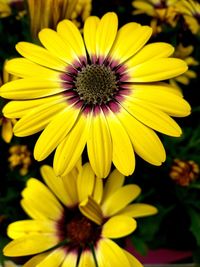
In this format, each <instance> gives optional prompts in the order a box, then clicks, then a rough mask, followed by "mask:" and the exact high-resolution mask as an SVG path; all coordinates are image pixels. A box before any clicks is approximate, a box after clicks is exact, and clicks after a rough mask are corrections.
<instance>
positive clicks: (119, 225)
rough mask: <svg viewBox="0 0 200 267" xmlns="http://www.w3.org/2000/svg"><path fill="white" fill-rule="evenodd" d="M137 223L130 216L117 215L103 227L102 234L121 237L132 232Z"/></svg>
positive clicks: (108, 236) (109, 236)
mask: <svg viewBox="0 0 200 267" xmlns="http://www.w3.org/2000/svg"><path fill="white" fill-rule="evenodd" d="M136 227H137V223H136V221H135V220H134V219H132V218H131V217H129V216H123V215H116V216H113V217H111V218H110V219H109V220H108V221H107V222H106V223H105V224H104V225H103V229H102V236H103V237H107V238H120V237H124V236H126V235H129V234H131V233H132V232H133V231H134V230H135V229H136Z"/></svg>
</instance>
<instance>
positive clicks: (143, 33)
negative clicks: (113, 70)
mask: <svg viewBox="0 0 200 267" xmlns="http://www.w3.org/2000/svg"><path fill="white" fill-rule="evenodd" d="M151 34H152V29H151V28H150V27H148V26H141V25H140V24H138V23H135V22H131V23H127V24H125V25H124V26H123V27H122V28H121V29H120V30H119V31H118V33H117V37H116V40H115V42H114V45H113V47H112V50H111V52H110V54H109V56H110V57H111V58H112V59H113V60H117V61H119V63H123V62H124V61H126V60H127V59H128V58H130V57H132V56H133V55H134V54H135V53H137V51H138V50H139V49H140V48H141V47H143V45H144V44H145V43H146V42H147V41H148V39H149V38H150V36H151ZM124 40H126V42H124Z"/></svg>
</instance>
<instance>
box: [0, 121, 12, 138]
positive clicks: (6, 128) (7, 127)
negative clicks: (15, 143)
mask: <svg viewBox="0 0 200 267" xmlns="http://www.w3.org/2000/svg"><path fill="white" fill-rule="evenodd" d="M1 135H2V138H3V140H4V141H5V142H6V143H10V141H11V139H12V137H13V126H12V122H11V121H10V120H9V119H8V120H7V119H6V120H5V121H4V122H3V125H2V130H1Z"/></svg>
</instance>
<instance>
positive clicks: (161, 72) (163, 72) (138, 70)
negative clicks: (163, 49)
mask: <svg viewBox="0 0 200 267" xmlns="http://www.w3.org/2000/svg"><path fill="white" fill-rule="evenodd" d="M186 70H187V65H186V63H185V61H183V60H180V59H178V58H159V59H156V60H152V61H151V60H150V61H147V62H144V63H142V64H140V65H137V66H135V67H133V68H131V69H129V70H128V71H127V74H128V75H130V79H129V82H156V81H161V80H167V79H170V78H173V77H176V76H178V75H180V74H182V73H184V72H185V71H186Z"/></svg>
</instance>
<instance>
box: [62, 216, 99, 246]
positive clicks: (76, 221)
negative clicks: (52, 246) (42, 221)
mask: <svg viewBox="0 0 200 267" xmlns="http://www.w3.org/2000/svg"><path fill="white" fill-rule="evenodd" d="M74 215H75V216H73V218H72V219H71V220H70V221H69V222H68V223H67V225H66V235H67V238H68V239H69V241H70V244H71V245H72V246H78V247H79V246H82V247H85V246H87V245H88V244H89V243H93V244H94V243H96V241H97V240H98V239H99V237H100V233H101V227H99V226H98V225H97V224H95V223H94V222H92V221H90V220H89V219H88V218H86V217H85V216H83V215H82V214H81V213H80V212H79V211H78V212H77V213H76V214H74Z"/></svg>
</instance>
